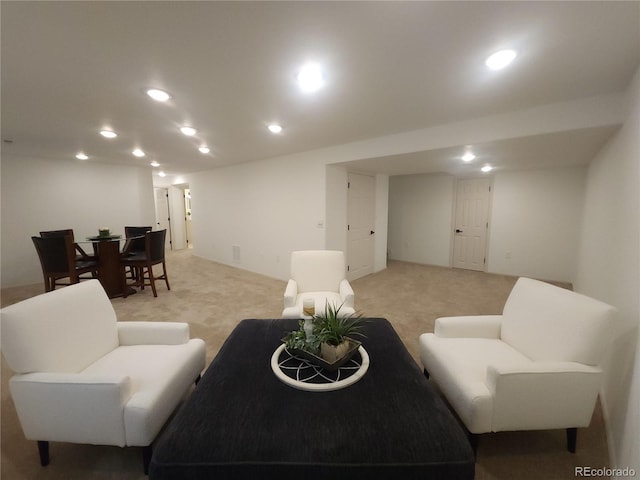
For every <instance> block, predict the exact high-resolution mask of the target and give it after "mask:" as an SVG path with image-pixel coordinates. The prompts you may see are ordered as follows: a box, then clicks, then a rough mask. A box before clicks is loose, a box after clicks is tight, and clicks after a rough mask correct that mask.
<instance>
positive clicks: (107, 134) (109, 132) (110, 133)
mask: <svg viewBox="0 0 640 480" xmlns="http://www.w3.org/2000/svg"><path fill="white" fill-rule="evenodd" d="M100 135H102V136H103V137H104V138H116V137H117V136H118V134H117V133H116V132H114V131H113V130H107V129H106V128H105V129H104V130H100Z"/></svg>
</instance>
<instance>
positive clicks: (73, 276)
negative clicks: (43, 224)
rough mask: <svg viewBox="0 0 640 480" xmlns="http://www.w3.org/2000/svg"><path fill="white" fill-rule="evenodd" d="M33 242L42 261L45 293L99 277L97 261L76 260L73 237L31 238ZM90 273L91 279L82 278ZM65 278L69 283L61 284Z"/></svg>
mask: <svg viewBox="0 0 640 480" xmlns="http://www.w3.org/2000/svg"><path fill="white" fill-rule="evenodd" d="M31 240H32V241H33V244H34V245H35V247H36V251H37V252H38V258H39V259H40V266H41V267H42V275H43V277H44V290H45V292H50V291H52V290H55V289H56V286H58V285H60V286H62V285H72V284H74V283H78V282H79V281H80V280H85V279H89V278H96V277H97V276H98V262H97V261H96V260H92V259H87V260H82V259H81V260H77V259H76V255H75V247H74V241H73V237H72V236H70V235H64V236H50V237H47V236H44V237H31ZM88 273H90V274H91V277H82V275H84V274H88ZM65 278H68V279H69V281H68V283H63V282H61V280H63V279H65Z"/></svg>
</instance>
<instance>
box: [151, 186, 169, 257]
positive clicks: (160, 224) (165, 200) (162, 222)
mask: <svg viewBox="0 0 640 480" xmlns="http://www.w3.org/2000/svg"><path fill="white" fill-rule="evenodd" d="M154 190H155V194H156V228H155V230H165V229H166V230H167V239H166V242H165V248H166V249H169V248H171V219H170V215H169V190H168V189H166V188H155V189H154Z"/></svg>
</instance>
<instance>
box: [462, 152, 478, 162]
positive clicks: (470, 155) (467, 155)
mask: <svg viewBox="0 0 640 480" xmlns="http://www.w3.org/2000/svg"><path fill="white" fill-rule="evenodd" d="M475 158H476V156H475V155H474V154H473V153H471V152H467V153H465V154H464V155H463V156H462V161H464V162H471V161H472V160H475Z"/></svg>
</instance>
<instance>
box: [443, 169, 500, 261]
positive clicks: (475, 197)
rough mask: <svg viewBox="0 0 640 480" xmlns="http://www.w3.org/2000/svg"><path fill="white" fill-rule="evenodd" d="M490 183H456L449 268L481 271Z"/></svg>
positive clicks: (460, 181)
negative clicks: (450, 265) (451, 251)
mask: <svg viewBox="0 0 640 480" xmlns="http://www.w3.org/2000/svg"><path fill="white" fill-rule="evenodd" d="M490 203H491V179H490V178H473V179H462V180H458V182H457V188H456V203H455V219H454V223H455V225H454V228H453V262H452V264H453V268H462V269H466V270H478V271H484V270H485V267H486V258H487V255H486V252H487V232H488V230H489V207H490Z"/></svg>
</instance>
